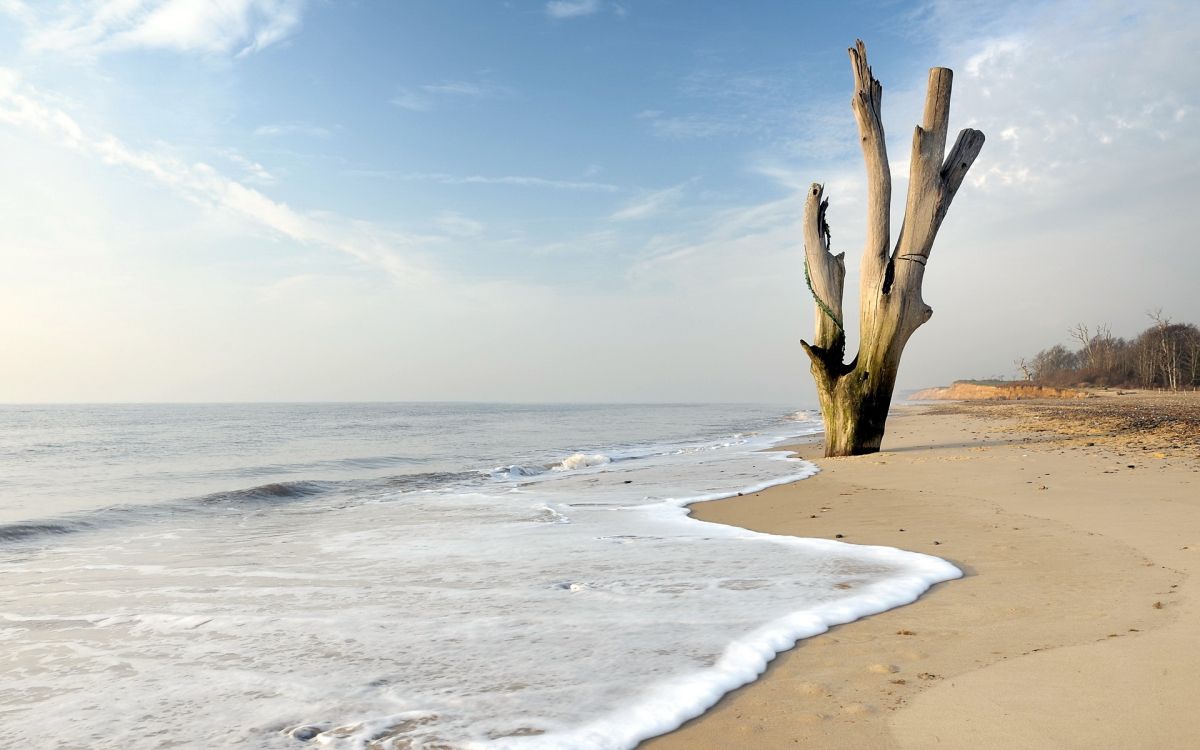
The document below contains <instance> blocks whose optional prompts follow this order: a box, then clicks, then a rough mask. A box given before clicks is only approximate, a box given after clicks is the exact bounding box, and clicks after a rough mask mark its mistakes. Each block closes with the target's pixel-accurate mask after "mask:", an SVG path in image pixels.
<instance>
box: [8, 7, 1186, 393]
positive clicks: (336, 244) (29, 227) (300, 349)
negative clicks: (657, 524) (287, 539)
mask: <svg viewBox="0 0 1200 750" xmlns="http://www.w3.org/2000/svg"><path fill="white" fill-rule="evenodd" d="M858 37H861V38H862V39H863V40H864V41H865V42H866V44H867V48H868V53H869V57H870V62H871V64H872V66H873V68H874V72H875V75H876V77H877V78H878V79H879V80H880V81H881V82H882V84H883V88H884V99H883V119H884V125H885V128H886V129H887V136H888V152H889V155H890V156H891V167H892V171H893V175H894V180H895V182H894V194H895V195H894V199H893V200H894V203H895V205H894V206H893V216H894V218H893V225H894V226H895V227H899V225H900V220H901V218H902V213H903V203H904V201H903V195H904V191H905V189H906V188H907V167H908V151H909V142H910V139H911V134H912V127H913V125H914V124H916V123H917V121H918V119H919V112H920V107H921V102H922V98H923V96H924V85H925V77H926V75H927V70H928V68H930V67H932V66H942V67H950V68H953V69H954V70H955V82H954V94H953V99H952V106H951V130H952V132H956V131H957V130H958V129H960V128H963V127H974V128H978V129H980V130H982V131H984V133H985V134H986V135H987V143H986V144H985V146H984V149H983V152H982V154H981V155H980V157H979V159H978V160H977V161H976V163H975V165H974V167H973V169H972V170H971V173H970V174H969V175H968V177H967V180H966V181H965V183H964V184H963V187H962V188H961V189H960V191H959V193H958V195H957V197H956V199H955V202H954V205H953V206H952V207H951V209H950V212H949V215H948V217H947V219H946V222H945V224H944V225H943V226H942V229H941V232H940V234H939V236H938V239H937V241H936V242H935V244H934V249H933V253H932V257H931V259H930V264H929V268H928V270H927V272H926V275H925V284H924V297H925V300H926V301H927V302H928V303H929V304H930V305H931V306H932V307H933V309H934V315H933V318H932V320H931V321H930V322H929V323H927V324H926V325H925V326H923V327H922V328H921V329H920V330H918V331H917V333H916V334H915V335H914V336H913V338H912V340H911V341H910V342H909V344H908V347H907V349H906V352H905V355H904V359H903V362H902V365H901V370H900V380H899V387H900V388H916V387H922V386H928V385H937V384H944V383H947V382H949V381H951V380H954V379H956V378H966V377H996V376H1009V377H1012V376H1015V375H1016V368H1015V366H1014V361H1015V360H1016V359H1018V358H1019V357H1023V356H1031V355H1033V354H1034V353H1036V352H1037V351H1038V350H1040V349H1043V348H1046V347H1049V346H1051V345H1053V344H1056V343H1060V342H1063V343H1066V342H1068V341H1069V337H1068V335H1067V330H1068V329H1069V328H1070V327H1072V326H1074V325H1075V324H1077V323H1085V324H1088V325H1091V326H1095V325H1097V324H1107V325H1109V326H1110V328H1111V330H1112V332H1113V333H1114V334H1116V335H1123V336H1133V335H1136V334H1137V333H1138V332H1140V331H1141V330H1142V329H1144V328H1145V327H1147V326H1148V325H1149V323H1150V320H1149V318H1148V317H1147V311H1149V310H1157V309H1161V310H1162V312H1163V313H1164V314H1165V315H1166V316H1168V317H1170V318H1172V319H1173V320H1176V321H1181V322H1183V321H1186V322H1200V248H1197V247H1196V240H1195V232H1194V223H1195V215H1196V213H1197V209H1196V206H1197V204H1198V203H1200V127H1197V126H1198V124H1200V109H1198V106H1200V67H1198V66H1196V65H1194V61H1193V60H1192V55H1193V53H1192V51H1194V50H1196V49H1200V4H1196V3H1170V2H1133V3H1130V2H1103V1H1095V2H1014V3H994V2H990V1H989V2H973V1H972V0H963V1H961V2H936V1H935V2H925V1H921V2H900V1H887V0H885V1H883V2H876V3H865V2H845V3H821V4H817V3H800V2H783V1H780V2H770V1H768V0H755V1H753V2H745V3H728V2H716V1H707V0H620V1H619V2H615V1H613V0H552V1H551V2H546V1H545V0H511V1H510V2H499V1H497V2H490V1H488V0H477V1H473V2H468V1H467V0H394V1H392V0H378V1H377V2H367V1H366V0H363V1H361V2H350V1H338V0H207V1H206V0H36V1H35V0H0V357H2V358H3V364H4V366H3V367H0V402H114V401H116V402H120V401H137V402H151V401H264V400H266V401H358V400H367V401H375V400H387V401H420V400H464V401H542V402H546V401H587V402H604V401H634V402H641V401H649V402H662V401H667V402H693V401H731V402H737V401H753V402H772V403H785V404H796V405H798V406H811V405H813V404H814V403H815V397H814V390H813V386H812V382H811V377H810V375H809V373H808V363H807V360H806V358H805V356H804V354H803V352H802V351H801V349H800V346H799V340H800V339H801V338H805V339H808V338H809V337H811V335H812V327H813V314H814V309H813V307H814V306H813V304H812V300H811V298H810V297H809V295H808V291H807V289H806V288H805V285H804V279H803V247H802V237H801V230H800V219H801V214H802V211H803V200H804V192H805V190H806V189H807V187H808V186H809V185H810V184H811V183H813V182H821V183H823V184H824V185H825V187H826V194H827V196H828V197H829V199H830V209H829V220H830V224H831V226H832V236H833V248H834V251H835V252H840V251H845V252H846V254H847V267H848V270H849V274H848V278H847V281H846V286H847V300H848V303H847V312H846V318H847V319H848V320H854V319H856V317H857V313H856V304H857V301H856V299H855V298H856V296H857V285H858V275H857V268H858V262H859V258H860V255H861V247H862V242H863V227H864V212H865V175H864V170H863V166H862V157H861V152H860V150H859V148H858V145H857V134H856V131H855V127H854V121H853V117H852V114H851V110H850V106H849V100H850V93H851V89H852V78H851V72H850V64H849V60H848V57H847V54H846V48H847V47H848V46H850V45H852V44H853V43H854V40H855V38H858ZM850 338H851V345H852V346H855V345H856V333H855V332H854V331H853V330H852V331H850Z"/></svg>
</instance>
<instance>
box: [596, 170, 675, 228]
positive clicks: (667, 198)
mask: <svg viewBox="0 0 1200 750" xmlns="http://www.w3.org/2000/svg"><path fill="white" fill-rule="evenodd" d="M691 182H692V181H691V180H689V181H688V182H683V183H680V184H678V185H675V186H673V187H669V188H665V189H663V190H656V191H654V192H650V193H646V194H644V195H642V196H639V197H638V198H636V199H635V200H633V201H632V202H630V203H628V204H627V205H625V206H624V207H622V208H621V209H619V210H617V211H616V212H614V213H613V214H612V216H610V217H609V218H610V219H611V220H613V221H634V220H639V219H648V218H650V217H652V216H657V215H658V214H660V213H662V212H663V211H664V210H665V209H667V208H669V207H670V206H672V205H674V204H675V203H677V202H678V201H679V200H680V199H681V198H682V197H683V193H684V190H685V189H686V188H687V186H688V185H690V184H691Z"/></svg>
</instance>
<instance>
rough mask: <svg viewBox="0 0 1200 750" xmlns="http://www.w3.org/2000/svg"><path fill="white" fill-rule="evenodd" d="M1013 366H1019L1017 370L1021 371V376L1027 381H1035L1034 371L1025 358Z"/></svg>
mask: <svg viewBox="0 0 1200 750" xmlns="http://www.w3.org/2000/svg"><path fill="white" fill-rule="evenodd" d="M1013 364H1015V365H1016V366H1017V369H1018V370H1020V371H1021V374H1022V375H1024V376H1025V379H1026V380H1033V370H1031V369H1030V367H1029V361H1028V360H1026V359H1025V358H1024V357H1021V358H1020V359H1018V360H1017V361H1015V362H1014V363H1013Z"/></svg>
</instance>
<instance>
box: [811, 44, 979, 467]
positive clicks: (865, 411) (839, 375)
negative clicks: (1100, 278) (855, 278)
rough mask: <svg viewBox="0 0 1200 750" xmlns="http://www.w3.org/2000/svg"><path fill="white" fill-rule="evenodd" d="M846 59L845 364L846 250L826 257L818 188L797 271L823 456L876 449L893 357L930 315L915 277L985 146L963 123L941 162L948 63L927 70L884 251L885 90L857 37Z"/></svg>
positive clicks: (896, 362) (888, 184)
mask: <svg viewBox="0 0 1200 750" xmlns="http://www.w3.org/2000/svg"><path fill="white" fill-rule="evenodd" d="M850 60H851V63H852V68H853V71H854V85H855V92H854V98H853V99H852V100H851V106H852V107H853V109H854V119H855V120H856V121H857V123H858V134H859V137H860V140H861V142H862V150H863V158H864V160H865V161H866V166H867V241H866V248H865V249H864V252H863V258H862V280H861V284H860V287H859V300H860V312H859V331H860V334H861V335H860V343H859V346H858V353H857V355H856V356H855V357H854V359H853V360H852V361H851V362H850V363H849V364H846V363H845V361H844V360H845V353H846V351H845V350H846V331H845V328H844V322H843V320H842V292H843V284H844V282H845V278H846V261H845V253H838V254H837V255H834V254H833V253H832V252H830V249H829V225H828V224H827V223H826V222H825V209H826V207H827V206H828V204H829V202H828V201H827V200H825V199H824V187H823V186H821V185H820V184H814V185H813V186H812V188H811V189H810V190H809V192H808V199H807V201H806V202H805V206H804V256H805V264H804V270H805V277H806V279H807V280H808V283H809V287H810V289H811V290H812V293H813V297H814V298H815V299H816V305H817V311H816V316H817V323H816V336H815V338H814V340H813V343H812V344H811V345H810V344H808V343H806V342H804V341H801V342H800V343H801V345H802V346H803V347H804V351H805V352H806V353H807V354H808V356H809V358H810V359H811V360H812V374H813V378H814V379H815V380H816V384H817V396H818V398H819V399H820V402H821V414H822V416H823V417H824V419H825V455H826V456H852V455H860V454H864V453H874V452H876V451H878V450H879V444H880V442H881V441H882V440H883V430H884V422H885V421H886V419H887V413H888V405H889V403H890V402H891V399H892V390H893V389H894V388H895V385H896V374H897V372H898V370H899V367H900V355H901V353H902V352H903V351H904V345H905V344H906V343H908V338H909V336H911V335H912V334H913V331H915V330H917V328H919V327H920V326H921V325H922V324H924V323H925V321H927V320H929V317H930V316H931V315H933V310H932V309H931V308H930V307H929V305H927V304H925V301H924V300H923V299H922V297H921V281H922V279H923V278H924V275H925V264H926V262H927V261H928V260H929V251H930V249H931V248H932V247H933V239H934V236H935V235H936V234H937V231H938V228H939V227H940V226H941V224H942V220H943V219H944V218H945V216H946V211H947V210H948V209H949V208H950V202H951V200H953V199H954V194H955V193H956V192H957V191H958V187H959V185H961V184H962V181H963V178H964V177H966V175H967V170H968V169H970V168H971V164H972V163H973V162H974V161H975V157H976V156H978V155H979V150H980V149H981V148H983V133H981V132H979V131H978V130H971V129H969V128H968V129H966V130H963V131H962V132H960V133H959V134H958V140H957V141H956V142H955V143H954V146H953V148H951V149H950V153H949V155H947V156H945V158H943V155H944V152H945V149H946V131H947V127H948V124H949V118H950V83H951V78H952V76H953V74H952V72H951V71H950V70H949V69H948V68H933V69H931V70H930V71H929V89H928V92H927V94H926V98H925V114H924V121H923V122H922V124H921V125H918V126H917V129H916V132H915V133H914V134H913V146H912V160H911V163H910V167H909V183H908V203H907V205H906V206H905V211H904V224H903V226H902V227H901V228H900V236H899V238H898V240H897V241H896V246H895V248H894V249H892V247H891V228H890V211H891V205H892V175H891V171H890V170H889V167H888V158H887V146H886V144H885V143H884V138H883V120H882V117H881V115H880V111H881V110H880V105H881V102H882V99H883V87H882V86H880V85H879V81H877V80H875V77H874V76H873V75H871V68H870V66H868V65H867V50H866V47H865V46H864V45H863V43H862V41H861V40H859V41H858V42H857V44H856V46H855V47H854V48H852V49H851V50H850Z"/></svg>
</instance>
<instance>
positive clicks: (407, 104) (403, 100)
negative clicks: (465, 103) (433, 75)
mask: <svg viewBox="0 0 1200 750" xmlns="http://www.w3.org/2000/svg"><path fill="white" fill-rule="evenodd" d="M512 95H513V91H512V89H510V88H508V87H507V86H500V85H498V84H495V83H490V82H486V81H440V82H438V83H426V84H423V85H421V86H416V87H406V88H401V89H400V90H399V91H397V92H396V95H395V96H393V97H392V99H391V102H392V104H394V105H395V106H397V107H400V108H401V109H407V110H409V111H411V112H429V111H431V110H434V109H436V108H437V107H438V106H439V105H440V104H442V103H444V102H447V101H453V100H459V101H462V100H469V99H505V98H508V97H510V96H512Z"/></svg>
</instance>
